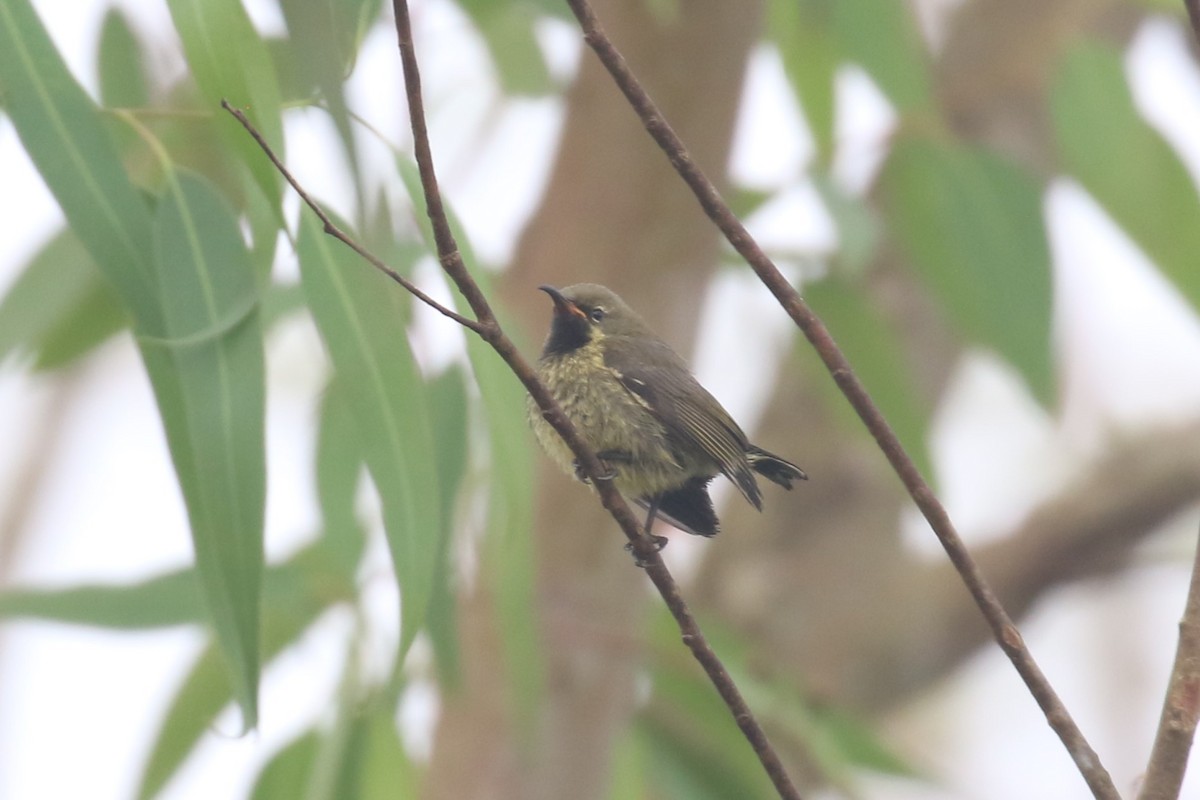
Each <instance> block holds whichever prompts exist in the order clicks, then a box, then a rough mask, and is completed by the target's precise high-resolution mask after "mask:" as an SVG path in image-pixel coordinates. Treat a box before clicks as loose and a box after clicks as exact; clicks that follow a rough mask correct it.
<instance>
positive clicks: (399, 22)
mask: <svg viewBox="0 0 1200 800" xmlns="http://www.w3.org/2000/svg"><path fill="white" fill-rule="evenodd" d="M393 10H394V12H395V17H396V33H397V38H398V42H399V47H400V57H401V62H402V64H403V67H404V82H405V91H406V96H407V101H408V109H409V117H410V120H411V124H412V131H413V141H414V151H415V157H416V161H417V167H418V170H419V172H420V176H421V186H422V188H423V190H424V193H425V202H426V207H427V210H428V214H429V219H430V223H431V225H432V228H433V235H434V241H435V243H436V246H437V251H438V260H439V262H440V263H441V265H442V269H443V270H444V271H445V273H446V274H447V276H449V278H450V279H451V280H452V281H454V284H455V285H456V286H457V287H458V289H459V291H460V292H462V294H463V297H464V298H465V299H466V301H467V303H468V304H469V305H470V307H471V310H472V312H473V313H474V314H475V319H474V320H472V319H470V318H468V317H464V316H462V315H460V314H458V313H456V312H454V311H453V310H451V309H449V308H446V307H445V306H442V305H441V304H440V303H438V302H437V301H435V300H433V299H432V298H430V297H429V296H428V295H426V294H425V293H424V292H422V291H421V290H420V289H419V288H417V287H416V286H415V285H413V284H412V283H411V282H409V281H408V280H406V279H405V278H404V277H403V276H401V275H400V274H399V273H397V272H396V271H395V270H393V269H391V268H390V267H388V266H387V265H386V264H384V263H383V262H382V261H381V260H380V259H379V258H377V257H376V256H375V255H373V254H372V253H370V252H369V251H368V250H367V249H366V248H364V247H363V246H361V245H360V244H359V243H358V242H356V241H355V240H354V239H352V238H351V237H350V236H349V235H347V234H346V233H345V232H344V231H342V230H341V229H340V228H339V227H338V226H337V225H335V224H334V223H333V222H332V220H331V219H330V218H329V216H328V215H327V214H326V213H325V212H324V210H323V209H321V207H320V206H319V205H318V204H317V203H316V202H315V201H313V200H312V198H311V197H310V196H309V195H308V193H307V192H305V190H304V189H303V188H302V187H301V186H300V184H299V183H298V182H297V181H296V179H295V178H294V177H293V176H292V175H291V173H290V172H289V171H288V170H287V168H286V167H285V166H284V165H283V164H282V162H281V161H280V160H279V158H278V156H277V155H276V154H275V152H274V151H273V149H272V148H271V146H270V145H269V144H268V143H267V142H266V140H265V139H263V137H262V135H261V134H260V133H259V132H258V131H257V130H256V129H255V128H254V126H253V125H252V124H251V123H250V121H249V120H248V119H247V118H246V116H245V115H244V114H243V113H242V112H241V111H239V110H238V109H235V108H233V107H232V106H230V105H229V103H228V102H226V101H222V103H221V105H222V107H223V108H225V109H226V110H227V111H228V112H229V113H230V114H232V115H233V116H234V117H236V118H237V120H238V121H239V122H240V123H241V124H242V126H243V127H244V128H246V130H247V131H248V132H249V133H250V135H251V136H253V137H254V139H255V141H256V142H258V145H259V147H261V148H262V149H263V151H264V152H265V153H266V154H267V157H268V158H270V159H271V162H272V163H273V164H274V165H275V167H276V169H278V170H279V171H280V173H281V174H282V175H283V176H284V178H286V179H287V181H288V183H289V184H291V186H292V188H293V189H295V190H296V192H297V193H298V194H299V195H300V197H301V199H303V200H304V202H305V204H306V205H308V207H309V208H310V209H312V211H313V213H315V214H316V215H317V217H318V218H320V220H321V222H322V223H323V224H324V229H325V232H326V233H328V234H329V235H331V236H333V237H334V238H336V239H338V240H339V241H341V242H342V243H344V244H345V245H347V246H348V247H350V248H351V249H352V250H354V252H356V253H358V254H359V255H360V256H362V257H363V258H364V259H365V260H366V261H368V262H369V263H370V264H371V265H372V266H374V267H375V268H376V269H378V270H379V271H380V272H383V273H384V274H385V275H387V276H388V277H390V278H391V279H392V280H394V281H396V282H397V283H399V284H400V285H401V286H403V287H404V288H405V289H406V290H408V291H409V292H411V293H412V294H413V295H414V296H416V297H417V298H418V299H420V300H421V301H422V302H424V303H426V304H427V305H429V306H431V307H432V308H434V309H435V310H437V311H439V312H440V313H442V314H444V315H445V316H447V317H449V318H451V319H453V320H454V321H456V322H458V323H459V324H460V325H462V326H463V327H465V328H468V329H470V330H472V331H474V332H475V333H477V334H478V335H479V336H480V338H482V339H483V340H484V341H486V342H487V343H488V344H489V345H491V346H492V348H493V349H494V350H495V351H496V353H497V355H499V356H500V357H501V358H502V359H503V360H504V362H505V363H506V364H507V365H508V366H509V368H510V369H511V370H512V371H513V373H514V374H515V375H516V376H517V378H518V379H519V380H520V381H521V383H522V384H523V385H524V386H525V388H526V390H528V392H529V394H530V395H531V396H532V397H533V399H534V401H535V402H536V403H537V404H538V407H539V408H541V409H542V414H543V416H544V417H545V418H546V420H547V422H549V423H550V425H551V426H552V427H553V428H554V429H555V431H557V432H558V434H559V435H560V436H562V438H563V441H564V442H566V444H567V446H568V447H570V448H571V450H572V452H573V453H574V454H575V456H576V458H577V459H578V461H579V464H580V465H581V468H582V470H583V473H584V474H585V475H587V476H588V477H589V478H590V479H591V483H592V486H594V487H595V489H596V491H597V493H598V494H599V495H600V501H601V503H602V504H603V506H604V508H605V509H606V510H607V511H608V512H609V513H610V514H611V515H612V516H613V519H615V520H616V522H617V524H618V525H620V527H621V530H622V531H623V532H624V533H625V536H626V538H628V539H629V542H630V546H631V549H632V551H633V554H634V556H635V557H636V559H637V561H638V564H639V565H641V566H643V567H644V568H645V571H646V575H647V576H648V577H649V578H650V580H651V582H653V583H654V586H655V587H656V588H657V589H658V591H659V594H661V595H662V598H663V601H664V602H665V603H666V605H667V607H668V608H669V609H670V611H671V615H672V616H673V617H675V620H676V622H677V623H678V625H679V630H680V633H681V637H682V639H683V642H684V644H685V645H687V646H688V648H689V649H690V650H691V651H692V655H693V656H695V658H696V660H697V661H699V662H700V665H701V666H702V667H703V668H704V671H705V672H706V673H707V674H708V676H709V679H710V680H711V681H712V683H713V685H714V686H715V687H716V689H717V692H718V693H719V694H720V695H721V698H722V699H723V700H724V701H725V704H726V705H727V706H728V707H729V711H730V713H731V714H732V715H733V717H734V720H735V721H736V722H737V724H738V727H739V728H740V729H741V730H742V733H743V735H744V736H745V737H746V739H747V741H749V743H750V746H751V747H752V748H753V749H754V752H755V754H756V755H757V756H758V759H759V761H760V762H761V763H762V765H763V769H764V770H765V771H766V773H767V775H768V777H769V778H770V779H771V782H772V783H773V784H774V786H775V789H776V791H777V792H778V793H779V796H780V797H781V798H783V800H800V793H799V792H798V791H797V790H796V788H795V786H794V785H793V784H792V781H791V778H790V777H789V776H788V774H787V772H786V771H785V770H784V767H783V763H782V761H781V760H780V758H779V755H778V754H777V753H776V752H775V750H774V748H773V747H772V746H771V744H770V742H769V741H768V739H767V736H766V733H765V731H764V730H763V729H762V726H761V725H759V723H758V721H757V720H756V719H755V717H754V715H753V714H752V713H751V711H750V708H749V706H747V705H746V701H745V699H744V698H743V697H742V695H741V692H740V691H739V689H738V688H737V685H736V684H735V683H734V682H733V679H732V678H731V677H730V676H729V673H728V671H727V670H726V669H725V666H724V664H722V663H721V660H720V659H719V658H718V656H717V655H716V653H715V652H714V651H713V649H712V647H711V646H710V645H709V644H708V640H707V639H706V638H705V636H704V634H703V632H702V631H701V630H700V627H699V625H698V624H697V623H696V620H695V618H694V617H693V616H692V613H691V610H690V609H689V608H688V606H687V603H686V602H685V601H684V600H683V597H682V595H681V594H680V592H679V586H678V584H676V582H675V579H674V577H673V576H672V575H671V573H670V571H669V570H668V569H667V567H666V565H665V564H664V563H663V561H662V557H661V556H660V555H659V552H658V548H657V546H656V544H655V542H654V540H653V539H652V538H651V537H650V535H649V531H644V530H643V529H642V527H641V525H640V523H639V522H638V521H637V519H636V518H635V517H634V515H633V512H632V511H631V510H630V509H629V506H628V504H626V502H625V500H624V498H622V497H621V494H620V493H619V492H618V491H617V490H616V489H615V488H614V487H613V485H612V481H611V479H607V478H605V475H606V472H607V471H606V470H605V469H604V468H603V467H602V466H601V464H600V461H599V459H598V458H597V457H596V454H595V453H594V452H592V450H591V449H590V448H589V447H588V446H587V444H586V442H584V441H583V439H582V438H580V436H579V434H578V433H577V432H576V431H575V429H574V426H572V425H571V422H570V420H569V419H567V417H566V415H565V414H564V413H563V411H562V409H561V408H560V407H559V405H558V403H557V402H556V401H555V400H554V398H553V397H552V396H551V395H550V393H549V392H548V391H547V389H546V387H545V386H543V385H542V383H541V381H539V380H538V378H537V375H536V373H535V372H534V370H533V367H532V366H531V365H530V364H529V362H528V361H526V360H525V358H524V357H523V356H522V355H521V353H520V352H519V351H518V350H517V348H516V346H515V345H514V344H513V342H512V340H511V339H510V338H509V337H508V336H507V335H506V334H505V333H504V331H503V329H502V328H501V327H500V324H499V322H497V320H496V316H495V314H494V313H493V312H492V309H491V305H490V304H489V303H488V301H487V298H486V297H485V296H484V294H483V292H482V291H481V290H480V288H479V285H478V284H477V283H475V280H474V279H473V278H472V277H471V275H470V273H469V272H468V271H467V268H466V265H465V264H464V263H463V260H462V255H461V254H460V252H459V250H458V245H457V243H456V242H455V239H454V235H453V233H452V232H451V230H450V224H449V221H448V219H447V217H446V213H445V209H444V206H443V203H442V198H441V193H440V191H439V189H438V184H437V175H436V173H435V171H434V166H433V155H432V151H431V149H430V144H429V134H428V131H427V130H426V125H425V114H424V101H423V98H422V93H421V80H420V71H419V68H418V66H417V60H416V52H415V48H414V46H413V39H412V27H411V23H410V20H409V14H408V4H407V2H406V0H393Z"/></svg>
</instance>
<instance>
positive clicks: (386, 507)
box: [298, 214, 442, 660]
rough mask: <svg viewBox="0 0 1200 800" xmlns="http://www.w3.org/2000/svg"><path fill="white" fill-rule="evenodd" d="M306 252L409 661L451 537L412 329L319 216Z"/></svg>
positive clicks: (380, 281) (310, 287)
mask: <svg viewBox="0 0 1200 800" xmlns="http://www.w3.org/2000/svg"><path fill="white" fill-rule="evenodd" d="M298 251H299V254H300V275H301V280H302V282H303V284H304V291H305V294H306V295H307V296H308V304H309V308H311V309H312V313H313V318H314V319H315V320H316V323H317V328H318V330H319V331H320V333H321V338H322V339H323V340H324V342H325V346H326V348H327V349H328V350H329V355H330V358H331V360H332V361H333V366H334V370H335V372H336V374H337V379H338V383H339V388H340V390H341V391H342V392H343V395H342V396H343V398H344V399H345V400H346V402H347V403H348V404H349V406H350V408H351V409H352V410H353V420H354V424H355V430H356V432H357V434H358V440H359V443H360V445H361V447H362V452H363V458H364V459H365V460H366V463H367V469H368V471H369V472H370V473H371V478H372V480H373V481H374V483H375V486H376V488H377V489H378V490H379V495H380V499H381V501H382V503H383V521H384V527H385V529H386V532H387V538H388V544H389V545H390V547H391V551H392V560H393V563H394V565H395V568H396V576H397V578H398V580H399V583H400V597H401V635H400V653H401V659H400V660H403V655H404V654H405V653H407V651H408V647H409V646H410V645H411V644H412V641H413V638H414V637H415V636H416V634H417V631H418V630H419V629H420V627H421V625H423V624H424V622H425V616H426V612H427V610H428V608H429V600H430V595H431V592H432V590H433V584H434V581H435V578H434V576H435V573H436V571H437V570H438V569H439V568H440V565H439V563H438V553H439V549H440V540H441V538H442V525H441V520H440V518H439V517H440V514H439V511H440V509H439V504H440V500H439V495H438V485H437V471H436V467H435V461H434V456H433V452H434V443H433V437H432V434H431V425H430V415H429V409H428V399H427V390H426V388H425V385H424V381H423V380H422V378H421V375H420V373H419V372H418V370H417V366H416V362H415V360H414V358H413V354H412V352H411V350H410V349H409V347H408V340H407V332H406V331H405V328H404V324H403V317H404V315H403V312H402V303H403V301H405V300H406V299H407V298H406V296H405V295H404V293H403V291H402V290H401V289H399V288H398V287H396V286H394V285H393V284H392V283H391V282H390V281H388V279H387V278H386V277H385V276H383V275H381V274H379V273H378V272H376V271H375V270H374V269H373V268H372V267H371V266H370V265H369V264H367V263H365V262H364V261H362V260H361V259H359V258H358V256H356V255H354V253H352V252H351V251H350V250H349V249H348V248H346V247H344V246H343V245H341V244H340V243H338V242H336V241H335V240H334V239H332V238H331V237H329V236H326V235H325V234H324V233H323V232H322V229H321V225H320V223H319V222H317V221H316V219H315V218H314V217H312V216H311V215H307V214H306V215H304V216H303V218H302V221H301V225H300V241H299V247H298Z"/></svg>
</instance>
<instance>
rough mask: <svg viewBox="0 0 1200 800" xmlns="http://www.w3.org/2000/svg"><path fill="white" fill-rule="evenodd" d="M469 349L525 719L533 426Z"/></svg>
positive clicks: (529, 681)
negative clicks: (485, 436) (483, 429)
mask: <svg viewBox="0 0 1200 800" xmlns="http://www.w3.org/2000/svg"><path fill="white" fill-rule="evenodd" d="M397 165H398V166H399V169H400V176H401V178H402V179H403V180H404V185H405V188H406V189H407V190H408V195H409V198H410V199H411V200H412V203H413V206H414V208H415V209H416V212H417V220H418V221H419V224H420V227H421V231H422V234H423V235H424V237H425V241H426V246H427V247H428V248H429V249H430V251H431V252H434V251H435V248H434V245H433V233H432V230H431V229H430V227H429V215H428V211H427V209H426V206H425V195H424V192H423V191H422V189H421V179H420V176H419V175H418V173H417V169H416V166H415V165H414V164H412V163H411V162H410V161H408V160H406V159H399V160H398V161H397ZM449 215H450V224H451V227H452V229H453V230H454V235H455V238H456V239H457V240H458V247H459V252H460V253H461V254H462V257H463V261H464V263H465V264H466V265H467V268H468V269H469V270H470V271H471V275H472V277H473V278H474V279H475V280H476V281H477V282H478V283H479V285H480V286H481V287H482V288H483V290H484V293H485V294H487V295H488V296H489V297H494V296H495V295H494V293H493V292H491V291H490V290H489V283H490V282H489V280H488V275H487V273H486V272H484V271H483V270H482V269H480V268H479V264H478V262H477V261H476V259H475V255H474V253H473V252H472V249H471V246H470V241H469V240H468V239H467V237H466V236H465V235H464V233H463V231H462V226H461V225H458V224H457V222H456V220H455V218H454V216H453V212H452V211H451V212H449ZM455 301H456V303H457V304H458V310H459V312H460V313H464V314H469V313H470V309H469V308H468V307H467V304H466V302H465V301H464V300H463V299H462V298H461V296H460V295H458V294H457V293H456V294H455ZM494 310H496V312H497V314H498V315H499V317H500V319H501V322H502V323H504V328H505V330H507V331H513V330H515V327H514V326H513V325H510V324H507V323H506V322H505V320H504V313H503V309H494ZM467 356H468V358H469V359H470V362H471V371H472V373H473V375H474V377H475V382H476V384H478V386H479V395H480V400H481V404H482V407H483V416H484V422H485V425H486V426H487V431H488V448H489V451H490V461H491V471H490V474H489V475H488V479H489V482H490V485H489V487H488V488H489V490H488V517H487V530H488V540H487V546H488V548H489V552H488V556H487V557H486V558H485V561H486V563H487V564H489V565H490V566H491V568H492V569H494V570H495V576H494V578H493V583H492V585H493V587H494V588H495V591H496V599H497V605H498V606H499V613H500V618H501V625H502V627H503V628H504V631H505V636H504V646H505V657H506V661H507V665H506V666H507V667H508V672H509V675H510V676H511V680H512V682H513V693H514V696H515V698H516V702H517V707H518V708H519V709H520V710H521V712H522V713H523V715H524V717H525V719H524V722H526V723H529V722H531V721H532V717H533V709H534V707H535V704H536V703H537V697H538V693H539V690H540V688H541V686H542V681H543V677H542V661H541V657H540V651H539V646H540V645H539V643H538V639H537V636H536V634H535V631H534V627H533V626H532V625H529V624H528V620H529V615H530V614H531V613H532V610H533V604H534V580H535V576H534V565H535V564H536V563H537V558H536V555H535V553H534V552H533V453H532V451H531V449H530V434H529V426H528V424H527V423H526V421H525V387H524V386H522V385H521V383H520V381H518V380H517V379H516V377H515V376H513V374H512V372H511V371H510V370H509V369H508V366H507V365H506V364H505V363H504V362H503V361H501V360H500V357H499V356H497V355H496V353H495V351H494V350H492V348H491V347H490V346H489V345H488V344H487V343H486V342H484V341H483V340H482V339H480V338H479V337H478V336H474V335H470V336H467Z"/></svg>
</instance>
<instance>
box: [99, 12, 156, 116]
mask: <svg viewBox="0 0 1200 800" xmlns="http://www.w3.org/2000/svg"><path fill="white" fill-rule="evenodd" d="M144 61H145V54H144V53H143V52H142V43H141V42H140V41H139V40H138V37H137V35H136V34H135V33H134V31H133V29H132V28H131V27H130V25H129V20H128V19H126V18H125V14H124V13H123V12H121V11H120V10H118V9H116V8H110V9H109V10H108V12H107V13H105V15H104V22H103V23H101V26H100V51H99V62H100V64H99V66H100V69H99V73H100V100H101V102H103V103H104V105H105V106H107V107H109V108H140V107H142V106H145V105H146V104H147V103H148V102H149V99H150V85H149V81H148V80H147V78H146V70H145V63H144Z"/></svg>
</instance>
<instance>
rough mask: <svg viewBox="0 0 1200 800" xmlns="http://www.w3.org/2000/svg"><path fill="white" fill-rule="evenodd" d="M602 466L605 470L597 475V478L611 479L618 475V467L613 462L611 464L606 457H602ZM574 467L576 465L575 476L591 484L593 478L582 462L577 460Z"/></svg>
mask: <svg viewBox="0 0 1200 800" xmlns="http://www.w3.org/2000/svg"><path fill="white" fill-rule="evenodd" d="M600 466H602V467H604V472H603V474H600V475H597V476H596V480H598V481H611V480H613V479H615V478H616V477H617V471H616V469H614V468H613V465H612V464H609V463H608V462H607V461H605V460H604V459H600ZM574 467H575V478H576V479H577V480H578V481H579V482H580V483H586V484H589V485H590V484H591V482H592V479H591V478H590V477H588V474H587V473H586V472H585V471H584V469H583V465H582V464H580V463H579V461H575V462H574Z"/></svg>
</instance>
